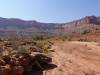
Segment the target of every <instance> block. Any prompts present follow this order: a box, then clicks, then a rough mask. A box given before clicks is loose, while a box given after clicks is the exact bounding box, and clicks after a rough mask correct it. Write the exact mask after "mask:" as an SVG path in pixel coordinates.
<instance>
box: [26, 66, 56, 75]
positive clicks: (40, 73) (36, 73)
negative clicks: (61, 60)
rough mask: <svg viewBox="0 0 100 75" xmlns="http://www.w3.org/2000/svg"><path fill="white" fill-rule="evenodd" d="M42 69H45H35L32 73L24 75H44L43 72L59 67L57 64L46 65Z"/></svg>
mask: <svg viewBox="0 0 100 75" xmlns="http://www.w3.org/2000/svg"><path fill="white" fill-rule="evenodd" d="M42 67H43V68H44V69H43V70H40V69H37V68H35V69H33V70H32V71H31V72H29V73H25V74H24V75H43V71H45V70H51V69H54V68H56V67H57V65H55V64H45V65H44V66H42Z"/></svg>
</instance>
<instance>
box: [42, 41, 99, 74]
mask: <svg viewBox="0 0 100 75" xmlns="http://www.w3.org/2000/svg"><path fill="white" fill-rule="evenodd" d="M52 49H54V50H55V52H54V53H53V63H54V64H56V65H57V68H55V69H53V70H48V71H45V72H43V75H100V44H99V43H96V42H79V41H72V42H68V41H65V42H57V43H55V44H54V45H53V46H52Z"/></svg>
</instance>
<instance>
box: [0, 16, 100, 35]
mask: <svg viewBox="0 0 100 75" xmlns="http://www.w3.org/2000/svg"><path fill="white" fill-rule="evenodd" d="M99 28H100V17H96V16H86V17H84V18H81V19H80V20H75V21H72V22H68V23H61V24H59V23H41V22H37V21H35V20H33V21H32V20H31V21H26V20H21V19H15V18H9V19H8V18H2V17H0V35H9V34H14V35H20V34H21V35H34V34H36V35H37V34H48V35H51V34H52V35H53V34H55V35H65V34H66V35H67V34H80V33H82V32H83V31H85V30H88V31H91V30H94V29H99Z"/></svg>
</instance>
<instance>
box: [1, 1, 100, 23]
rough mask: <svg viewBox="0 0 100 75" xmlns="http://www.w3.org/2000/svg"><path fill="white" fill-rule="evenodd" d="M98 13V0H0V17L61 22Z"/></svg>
mask: <svg viewBox="0 0 100 75" xmlns="http://www.w3.org/2000/svg"><path fill="white" fill-rule="evenodd" d="M90 15H96V16H99V15H100V0H0V17H5V18H21V19H25V20H37V21H40V22H54V23H62V22H68V21H72V20H76V19H79V18H81V17H84V16H90Z"/></svg>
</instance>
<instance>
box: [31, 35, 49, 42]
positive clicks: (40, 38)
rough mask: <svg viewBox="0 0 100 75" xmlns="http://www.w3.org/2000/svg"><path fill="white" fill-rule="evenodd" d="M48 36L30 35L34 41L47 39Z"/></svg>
mask: <svg viewBox="0 0 100 75" xmlns="http://www.w3.org/2000/svg"><path fill="white" fill-rule="evenodd" d="M49 38H50V37H49V36H43V35H36V36H33V37H32V39H33V40H35V41H42V40H47V39H49Z"/></svg>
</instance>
